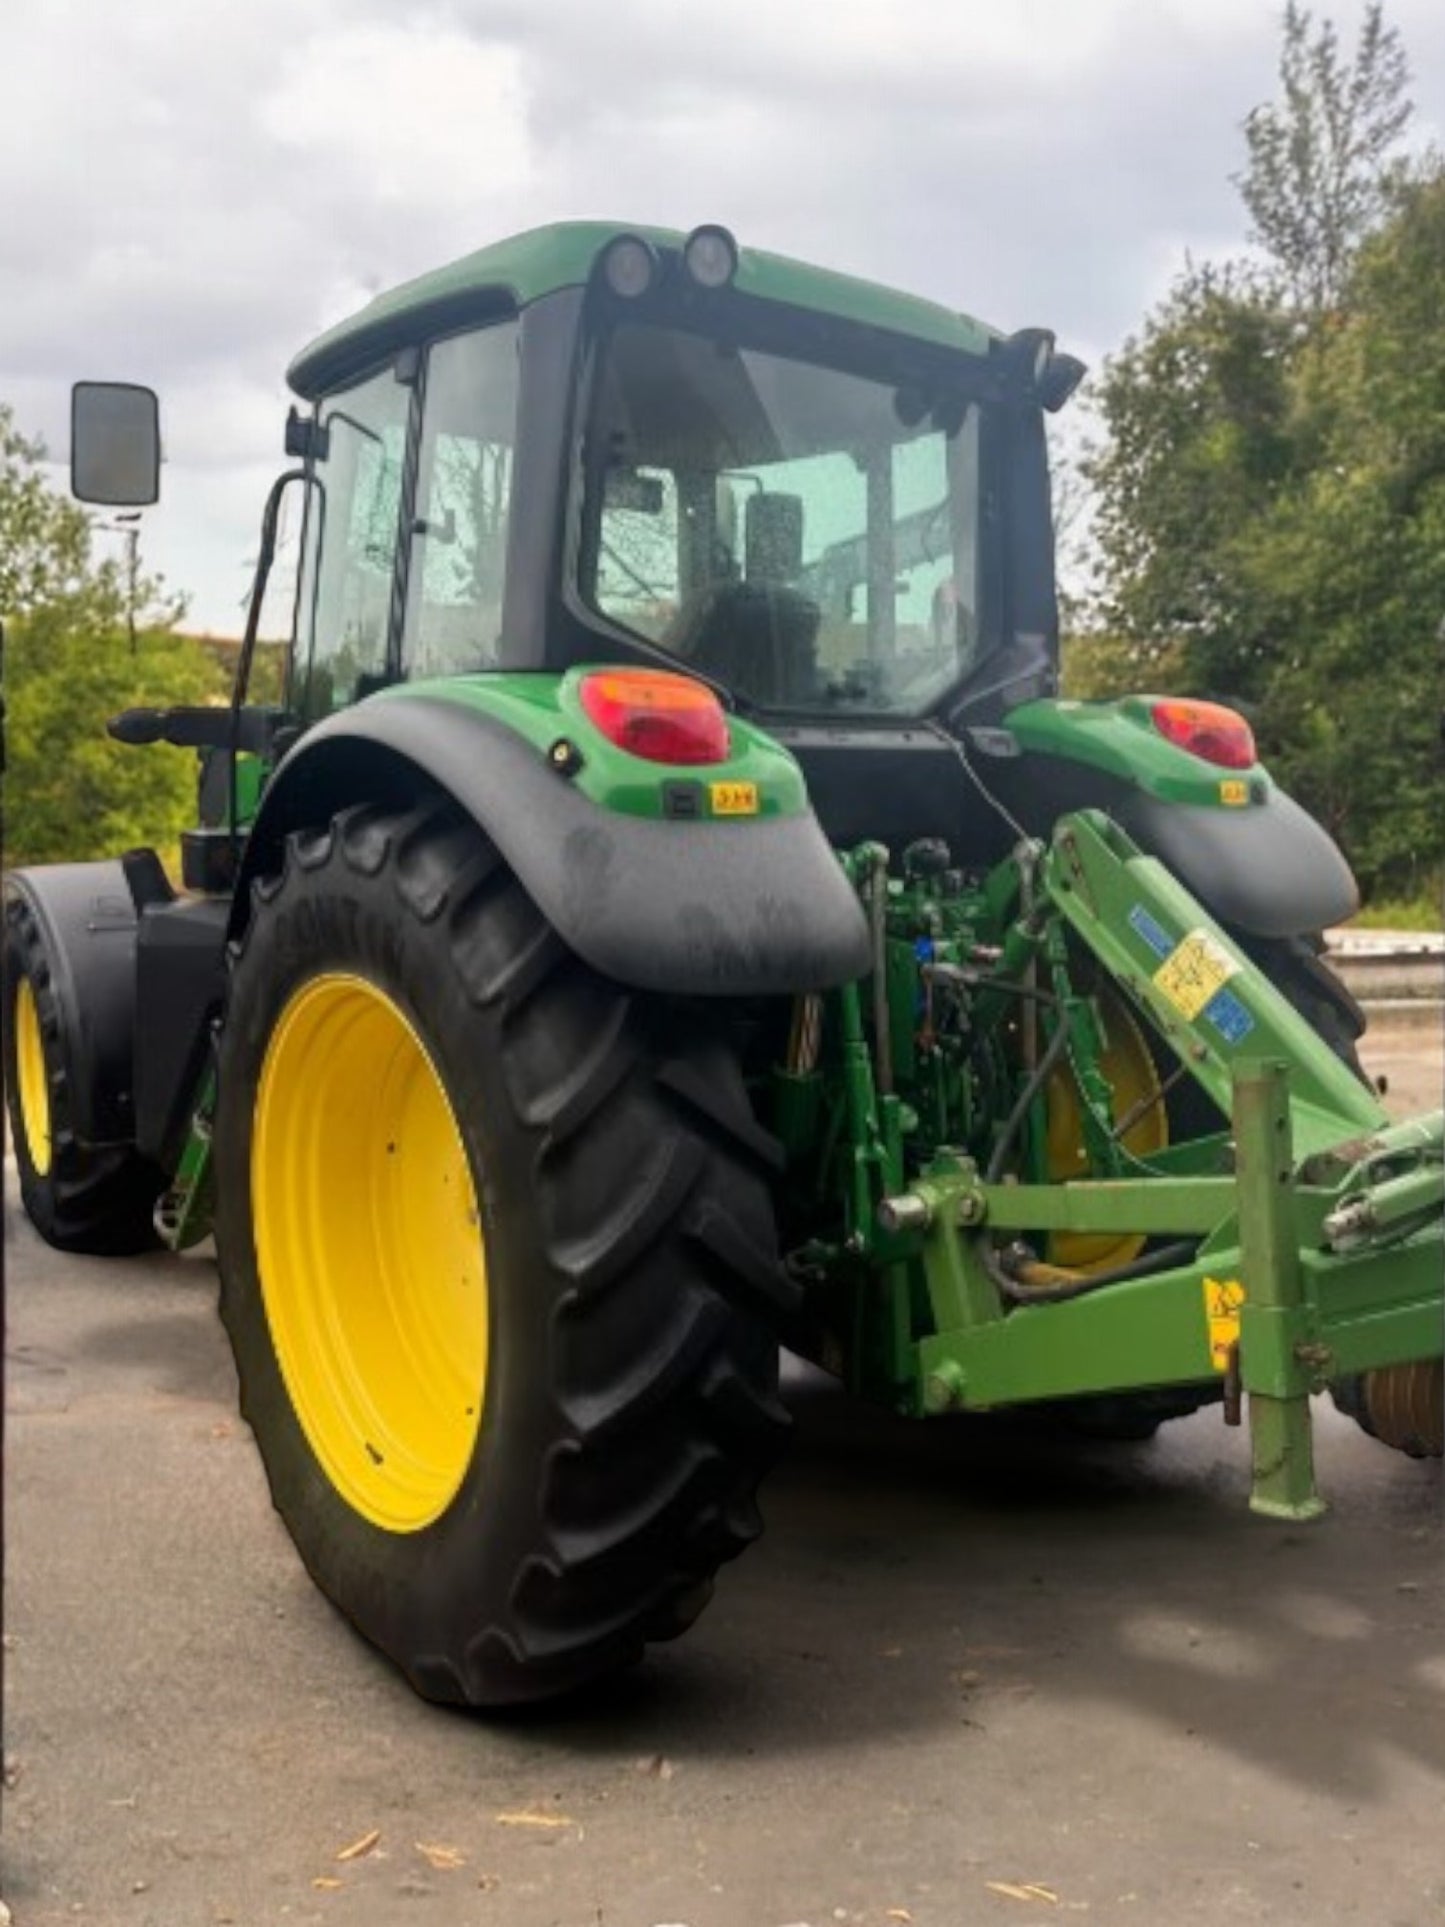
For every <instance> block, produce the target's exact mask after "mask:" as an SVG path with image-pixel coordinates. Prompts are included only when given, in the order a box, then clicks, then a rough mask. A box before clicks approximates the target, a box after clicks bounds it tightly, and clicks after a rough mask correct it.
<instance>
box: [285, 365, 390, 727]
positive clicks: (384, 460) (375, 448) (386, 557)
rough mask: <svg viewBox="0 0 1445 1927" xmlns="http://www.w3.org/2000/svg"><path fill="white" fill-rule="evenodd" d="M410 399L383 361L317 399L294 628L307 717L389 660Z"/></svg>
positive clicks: (344, 698)
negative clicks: (323, 442) (315, 450)
mask: <svg viewBox="0 0 1445 1927" xmlns="http://www.w3.org/2000/svg"><path fill="white" fill-rule="evenodd" d="M411 399H412V391H411V389H410V387H408V386H406V385H404V384H403V383H401V382H399V381H398V380H397V379H396V376H395V374H394V373H393V371H392V369H391V367H390V365H388V366H387V367H386V368H384V369H382V370H381V372H380V373H379V374H375V375H372V376H371V377H370V378H369V379H368V380H366V381H363V382H358V383H357V385H356V386H355V387H354V388H347V389H343V390H342V392H341V393H340V394H337V395H331V396H329V397H328V398H327V399H326V400H325V401H324V402H323V403H322V404H321V409H320V420H321V423H322V426H323V428H324V430H325V431H326V436H327V455H326V459H325V460H324V461H323V462H320V463H318V465H317V477H318V481H319V484H320V485H319V487H317V488H316V489H314V490H312V491H311V495H312V499H311V501H310V503H309V505H308V510H307V529H306V547H305V553H304V556H303V561H302V582H301V608H300V623H299V635H298V643H299V649H298V660H299V661H300V662H301V663H304V665H305V675H304V684H303V688H302V693H301V708H302V711H303V713H304V714H305V715H307V716H310V717H318V716H325V715H328V714H329V713H330V712H331V711H332V710H333V709H339V708H341V707H342V705H343V704H346V703H350V702H354V701H355V700H356V698H357V695H358V694H364V693H365V691H364V689H362V688H361V687H360V685H361V682H362V678H363V677H368V676H379V675H381V674H382V673H383V672H384V670H385V668H386V640H387V627H388V618H389V614H390V609H391V585H392V577H393V573H394V568H395V561H396V542H397V533H398V522H399V518H400V511H401V484H402V471H403V468H404V465H405V456H406V427H407V417H408V414H409V412H410V408H411Z"/></svg>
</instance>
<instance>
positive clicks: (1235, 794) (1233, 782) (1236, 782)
mask: <svg viewBox="0 0 1445 1927" xmlns="http://www.w3.org/2000/svg"><path fill="white" fill-rule="evenodd" d="M1219 800H1220V802H1221V803H1227V804H1228V805H1229V807H1230V808H1231V809H1235V810H1237V809H1240V808H1242V807H1243V805H1244V804H1246V803H1247V802H1248V801H1249V785H1248V783H1246V782H1245V781H1244V780H1243V779H1242V778H1241V777H1238V776H1226V777H1225V778H1224V779H1223V781H1222V782H1221V783H1220V785H1219Z"/></svg>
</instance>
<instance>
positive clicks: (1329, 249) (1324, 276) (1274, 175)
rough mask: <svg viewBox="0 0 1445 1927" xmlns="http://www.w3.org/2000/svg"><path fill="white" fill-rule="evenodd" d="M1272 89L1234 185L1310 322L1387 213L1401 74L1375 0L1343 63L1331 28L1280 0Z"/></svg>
mask: <svg viewBox="0 0 1445 1927" xmlns="http://www.w3.org/2000/svg"><path fill="white" fill-rule="evenodd" d="M1279 80H1280V89H1281V95H1282V97H1281V98H1280V99H1279V100H1275V101H1269V102H1267V103H1266V104H1265V105H1263V106H1260V107H1256V108H1255V109H1254V110H1253V112H1252V113H1251V114H1250V115H1249V116H1248V118H1247V119H1246V120H1245V123H1244V138H1245V145H1246V147H1247V149H1248V153H1249V160H1248V164H1247V166H1246V167H1245V169H1244V171H1243V173H1242V174H1239V175H1236V176H1235V183H1236V185H1237V186H1238V188H1239V191H1240V195H1241V197H1242V198H1243V201H1244V204H1245V206H1246V207H1247V208H1248V210H1249V212H1250V214H1251V215H1252V217H1253V219H1254V229H1253V232H1252V234H1251V237H1250V238H1251V239H1252V240H1255V241H1257V242H1258V243H1259V244H1260V246H1261V247H1263V249H1264V250H1265V252H1266V254H1267V255H1268V256H1269V258H1270V260H1271V262H1272V263H1273V264H1274V266H1275V267H1276V269H1277V270H1278V272H1279V273H1280V275H1281V276H1282V277H1283V281H1284V286H1285V288H1286V290H1287V291H1288V294H1289V297H1290V300H1291V301H1292V302H1293V304H1294V305H1295V306H1296V307H1297V308H1300V309H1302V310H1304V311H1305V312H1306V313H1307V314H1310V315H1319V314H1321V313H1323V312H1324V311H1325V310H1326V309H1330V308H1334V307H1337V306H1338V304H1339V302H1340V299H1341V296H1342V294H1343V292H1344V285H1345V279H1346V276H1347V275H1348V273H1349V270H1350V264H1351V262H1352V261H1353V260H1354V257H1355V255H1356V253H1357V252H1358V250H1359V247H1360V244H1361V242H1362V241H1363V240H1364V239H1365V237H1366V235H1367V234H1369V233H1371V232H1372V231H1373V230H1374V228H1375V227H1377V226H1378V224H1379V222H1380V219H1381V217H1382V215H1383V213H1384V211H1385V209H1386V207H1387V206H1388V202H1389V195H1390V188H1391V175H1392V169H1391V166H1390V157H1391V154H1392V152H1393V150H1394V149H1395V147H1396V145H1397V143H1398V142H1399V140H1400V137H1401V135H1402V134H1403V133H1404V131H1405V128H1406V127H1407V125H1408V124H1409V120H1410V115H1411V112H1412V106H1411V102H1410V100H1409V99H1408V97H1407V96H1406V93H1405V89H1406V87H1407V86H1408V84H1409V68H1408V66H1407V64H1406V60H1405V50H1404V47H1403V46H1402V44H1401V41H1400V36H1399V34H1398V32H1397V31H1396V30H1395V28H1393V27H1387V26H1386V25H1385V24H1384V16H1383V10H1382V8H1381V5H1380V0H1373V3H1372V4H1371V5H1370V6H1369V7H1368V8H1367V9H1366V11H1365V18H1364V21H1363V23H1362V25H1361V27H1360V37H1359V41H1358V43H1357V44H1356V47H1355V54H1354V58H1353V60H1350V61H1348V62H1347V61H1346V60H1345V59H1344V58H1343V57H1342V55H1341V53H1340V46H1339V36H1338V35H1337V34H1336V32H1335V29H1334V26H1333V24H1332V23H1331V22H1330V21H1325V22H1323V23H1322V24H1321V25H1320V26H1319V27H1318V28H1316V26H1315V24H1314V20H1313V17H1312V16H1311V14H1310V13H1309V11H1308V10H1307V9H1306V8H1304V7H1301V6H1299V5H1298V4H1297V0H1289V4H1288V5H1287V6H1286V8H1285V14H1284V39H1283V44H1282V46H1281V49H1280V61H1279Z"/></svg>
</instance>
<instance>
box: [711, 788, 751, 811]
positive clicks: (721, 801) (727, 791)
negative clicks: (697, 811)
mask: <svg viewBox="0 0 1445 1927" xmlns="http://www.w3.org/2000/svg"><path fill="white" fill-rule="evenodd" d="M708 789H709V791H710V793H711V796H712V813H713V815H714V816H756V815H757V813H758V786H757V784H756V783H709V784H708Z"/></svg>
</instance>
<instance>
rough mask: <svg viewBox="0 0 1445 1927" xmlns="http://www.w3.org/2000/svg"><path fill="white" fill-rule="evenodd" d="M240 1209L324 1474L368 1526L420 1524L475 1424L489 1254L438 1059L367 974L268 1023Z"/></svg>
mask: <svg viewBox="0 0 1445 1927" xmlns="http://www.w3.org/2000/svg"><path fill="white" fill-rule="evenodd" d="M251 1208H252V1214H253V1218H254V1223H255V1233H256V1256H257V1261H258V1264H259V1267H260V1273H261V1296H262V1300H263V1302H264V1305H265V1310H266V1320H267V1323H268V1325H269V1327H270V1332H271V1340H272V1343H273V1344H274V1346H275V1349H276V1356H277V1360H278V1362H279V1364H280V1368H281V1374H282V1377H283V1378H284V1380H285V1383H286V1389H287V1391H288V1393H289V1394H290V1397H291V1403H292V1405H293V1407H294V1408H295V1412H296V1416H297V1418H298V1420H299V1421H300V1424H301V1428H302V1430H303V1431H304V1433H305V1434H306V1438H307V1441H308V1442H309V1444H310V1446H311V1449H312V1451H313V1452H314V1453H315V1454H316V1457H317V1459H318V1460H319V1461H320V1463H321V1466H322V1469H323V1470H324V1471H325V1473H326V1476H327V1478H328V1479H330V1481H331V1483H332V1485H333V1486H334V1487H335V1488H336V1490H337V1492H338V1493H340V1495H341V1496H342V1498H343V1499H345V1500H346V1502H347V1504H348V1505H350V1506H351V1507H353V1508H354V1510H355V1511H357V1512H359V1513H360V1514H361V1515H362V1516H363V1517H364V1518H366V1519H368V1520H370V1521H371V1523H372V1524H373V1525H376V1526H380V1527H382V1528H384V1529H385V1530H387V1531H390V1532H415V1531H418V1530H420V1528H421V1527H423V1526H426V1525H430V1524H431V1522H432V1521H433V1520H434V1519H436V1518H439V1517H440V1515H441V1514H442V1513H443V1512H444V1511H445V1510H446V1508H447V1506H448V1505H449V1504H450V1503H451V1501H452V1499H453V1498H455V1496H456V1493H457V1490H458V1488H459V1486H460V1485H461V1482H462V1479H463V1477H464V1476H465V1474H466V1470H467V1467H468V1465H469V1464H470V1462H471V1458H472V1453H473V1450H474V1449H475V1446H476V1441H477V1433H478V1430H479V1428H480V1426H481V1421H482V1406H483V1402H484V1399H485V1396H486V1381H487V1264H486V1244H485V1240H484V1236H483V1232H482V1226H481V1218H480V1213H479V1211H478V1207H477V1193H476V1186H475V1184H474V1182H473V1179H472V1172H471V1166H470V1164H469V1162H468V1158H467V1151H466V1146H465V1144H464V1143H463V1142H462V1135H461V1131H460V1129H459V1128H458V1125H457V1120H456V1117H455V1114H454V1113H453V1111H452V1107H451V1103H450V1101H449V1099H448V1097H447V1094H446V1089H445V1087H444V1085H443V1083H442V1080H441V1078H440V1076H439V1075H438V1073H437V1069H436V1066H435V1065H434V1064H433V1062H432V1060H431V1057H430V1056H429V1055H428V1053H427V1050H426V1047H425V1045H424V1044H423V1043H422V1041H421V1039H420V1038H419V1037H418V1036H417V1034H416V1032H415V1030H414V1029H413V1028H412V1026H411V1024H410V1023H409V1022H408V1020H407V1019H406V1017H404V1016H403V1014H402V1013H401V1011H400V1010H399V1009H398V1008H397V1006H396V1005H395V1004H394V1003H393V1002H392V1000H391V999H390V998H389V997H388V996H386V995H385V994H384V993H383V992H382V991H380V990H378V989H377V987H376V986H375V985H374V984H371V983H368V982H366V981H365V980H364V979H363V978H361V977H353V976H342V975H327V976H321V977H314V978H312V980H311V981H310V982H309V983H307V984H304V985H303V986H302V988H301V989H300V990H298V991H297V992H296V993H295V994H294V995H293V996H292V998H291V999H290V1001H289V1002H288V1003H287V1005H286V1007H285V1009H284V1010H283V1011H282V1013H281V1016H280V1019H279V1021H278V1022H277V1025H276V1028H275V1030H274V1031H273V1032H272V1035H271V1041H270V1043H269V1045H268V1047H267V1050H266V1058H265V1062H264V1064H263V1065H262V1069H261V1078H260V1084H259V1087H258V1089H257V1092H256V1108H255V1121H254V1133H253V1140H252V1151H251Z"/></svg>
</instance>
